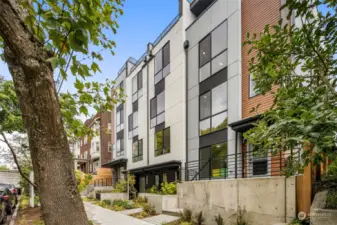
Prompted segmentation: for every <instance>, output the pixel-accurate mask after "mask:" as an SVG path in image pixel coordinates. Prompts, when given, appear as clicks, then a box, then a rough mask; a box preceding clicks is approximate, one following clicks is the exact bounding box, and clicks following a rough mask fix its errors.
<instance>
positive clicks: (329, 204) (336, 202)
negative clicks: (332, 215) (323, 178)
mask: <svg viewBox="0 0 337 225" xmlns="http://www.w3.org/2000/svg"><path fill="white" fill-rule="evenodd" d="M326 208H327V209H337V190H336V189H330V190H329V191H328V195H327V199H326Z"/></svg>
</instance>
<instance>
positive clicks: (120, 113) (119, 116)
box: [116, 108, 124, 132]
mask: <svg viewBox="0 0 337 225" xmlns="http://www.w3.org/2000/svg"><path fill="white" fill-rule="evenodd" d="M123 129H124V110H123V108H122V109H117V111H116V131H117V132H119V131H121V130H123Z"/></svg>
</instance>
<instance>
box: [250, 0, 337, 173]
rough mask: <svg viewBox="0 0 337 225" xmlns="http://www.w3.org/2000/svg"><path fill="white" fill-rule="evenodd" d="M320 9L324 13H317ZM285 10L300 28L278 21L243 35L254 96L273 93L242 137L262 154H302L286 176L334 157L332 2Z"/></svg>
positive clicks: (293, 2)
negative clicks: (267, 106)
mask: <svg viewBox="0 0 337 225" xmlns="http://www.w3.org/2000/svg"><path fill="white" fill-rule="evenodd" d="M321 7H326V8H327V13H325V14H324V13H322V12H320V11H317V8H321ZM285 8H286V9H288V10H289V15H288V19H290V18H292V16H293V15H294V16H295V17H296V18H297V20H298V21H301V24H300V25H299V26H295V25H291V26H290V25H288V23H285V21H280V22H279V23H278V24H277V25H274V26H269V25H267V26H266V27H265V29H264V31H263V32H261V33H260V34H254V35H249V34H248V35H247V41H246V44H248V45H249V46H250V53H251V54H252V55H253V57H252V58H251V61H250V74H252V75H253V80H254V81H255V83H256V91H257V92H259V93H261V94H265V93H266V92H270V91H272V88H273V87H275V86H277V87H278V89H277V91H276V92H275V93H273V94H274V97H275V98H274V105H273V106H272V107H271V109H270V110H268V111H266V112H265V113H264V114H263V116H262V119H261V120H259V121H258V122H257V123H256V126H255V127H254V128H252V129H251V130H249V131H248V132H246V133H245V134H244V137H245V138H247V140H248V142H249V143H251V144H253V145H254V146H255V148H256V149H259V150H260V151H262V152H266V151H269V150H271V151H272V153H273V154H277V153H279V152H291V150H293V149H296V148H300V149H303V150H304V151H303V153H302V155H301V159H302V161H300V162H299V163H296V162H295V161H292V160H290V161H289V162H291V163H288V165H289V166H291V169H288V170H287V172H288V175H291V174H293V173H294V172H296V171H299V170H301V169H302V168H303V166H305V165H308V164H309V163H310V162H313V163H315V164H318V163H320V162H321V161H322V160H324V159H325V158H326V157H327V156H328V157H330V156H332V155H333V154H336V143H337V142H336V124H337V107H336V104H337V92H336V90H337V89H336V88H337V87H336V84H337V59H336V54H337V17H336V10H337V1H335V0H333V1H331V0H302V1H297V0H287V1H286V3H285V5H283V6H282V9H285ZM284 24H286V25H284Z"/></svg>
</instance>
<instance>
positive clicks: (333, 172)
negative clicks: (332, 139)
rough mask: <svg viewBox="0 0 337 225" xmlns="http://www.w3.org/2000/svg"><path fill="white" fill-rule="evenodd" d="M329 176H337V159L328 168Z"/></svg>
mask: <svg viewBox="0 0 337 225" xmlns="http://www.w3.org/2000/svg"><path fill="white" fill-rule="evenodd" d="M327 174H328V175H329V176H337V158H336V159H334V160H333V161H332V163H331V164H330V165H329V166H328V172H327Z"/></svg>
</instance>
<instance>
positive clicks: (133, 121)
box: [128, 111, 138, 139]
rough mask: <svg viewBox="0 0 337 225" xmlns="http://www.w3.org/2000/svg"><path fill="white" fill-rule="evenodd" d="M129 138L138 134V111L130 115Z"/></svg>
mask: <svg viewBox="0 0 337 225" xmlns="http://www.w3.org/2000/svg"><path fill="white" fill-rule="evenodd" d="M128 120H129V139H131V138H133V137H135V136H137V135H138V111H135V112H133V113H132V114H131V115H129V119H128Z"/></svg>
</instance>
